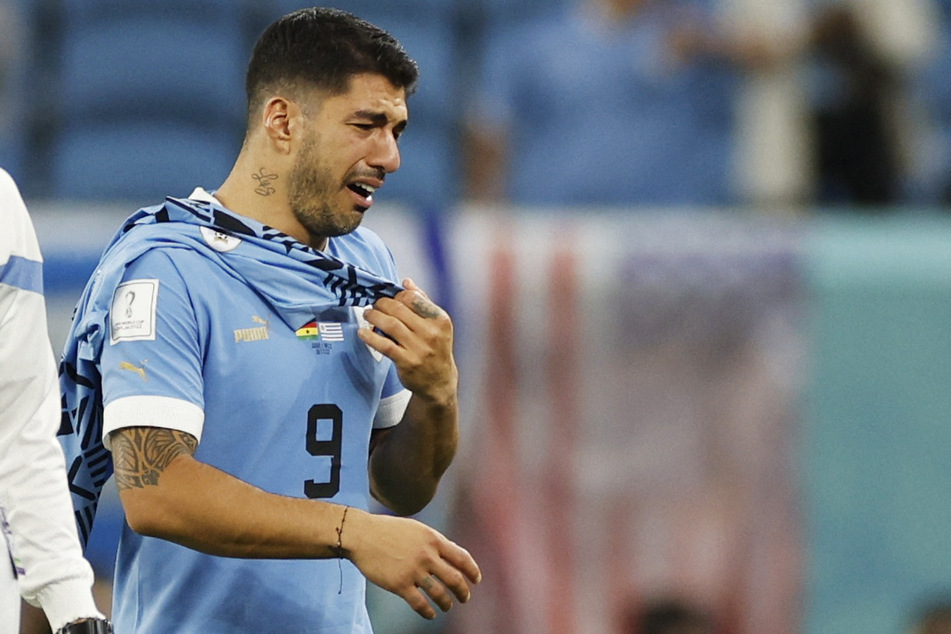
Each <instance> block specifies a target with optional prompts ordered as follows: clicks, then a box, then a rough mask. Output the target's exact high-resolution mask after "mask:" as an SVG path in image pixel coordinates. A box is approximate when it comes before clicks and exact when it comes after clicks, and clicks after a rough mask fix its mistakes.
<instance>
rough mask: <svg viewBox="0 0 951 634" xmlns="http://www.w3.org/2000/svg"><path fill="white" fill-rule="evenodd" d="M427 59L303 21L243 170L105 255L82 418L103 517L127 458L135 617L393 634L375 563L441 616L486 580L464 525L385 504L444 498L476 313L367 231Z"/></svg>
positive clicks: (123, 489) (131, 623)
mask: <svg viewBox="0 0 951 634" xmlns="http://www.w3.org/2000/svg"><path fill="white" fill-rule="evenodd" d="M417 74H418V71H417V68H416V64H415V63H414V62H413V61H412V60H411V59H410V58H409V57H408V56H407V54H406V52H405V51H404V50H403V48H402V47H401V46H400V45H399V43H398V42H397V41H396V40H395V39H393V38H392V37H391V36H390V35H389V34H387V33H386V32H384V31H382V30H380V29H379V28H377V27H375V26H373V25H371V24H369V23H367V22H365V21H363V20H360V19H358V18H356V17H354V16H352V15H350V14H348V13H344V12H342V11H337V10H332V9H321V8H313V9H303V10H300V11H297V12H294V13H292V14H290V15H287V16H285V17H283V18H281V19H280V20H278V21H277V22H275V23H274V24H272V25H271V26H270V27H268V28H267V29H266V30H265V32H264V33H263V34H262V36H261V38H260V39H259V41H258V42H257V44H256V45H255V48H254V51H253V54H252V57H251V61H250V64H249V68H248V74H247V95H248V100H249V104H248V115H249V117H248V127H247V133H246V136H245V139H244V144H243V146H242V148H241V151H240V152H239V154H238V157H237V159H236V161H235V164H234V168H233V169H232V171H231V173H230V174H229V176H228V177H227V179H226V180H225V181H224V183H223V184H222V185H221V186H220V187H219V188H218V189H217V190H216V191H211V192H210V191H206V190H203V189H197V190H196V191H195V192H193V193H192V195H191V196H190V197H189V198H188V199H175V198H169V199H167V200H166V202H165V203H164V204H160V205H157V206H154V207H150V208H146V209H143V210H140V211H139V212H137V213H135V214H134V215H133V216H132V217H131V218H130V219H129V220H128V221H127V222H126V223H125V225H124V226H123V227H122V229H121V230H120V231H119V232H118V234H117V235H116V237H115V238H114V239H113V241H112V242H111V243H110V245H109V246H108V247H107V249H106V251H105V252H104V254H103V257H102V259H101V261H100V263H99V265H98V267H97V269H96V271H95V272H94V274H93V277H92V279H91V280H90V282H89V284H88V285H87V288H86V289H85V291H84V293H83V296H82V297H81V298H80V302H79V305H78V307H77V312H76V315H75V317H74V320H73V325H72V327H71V331H70V334H69V336H68V341H67V344H66V350H65V352H64V358H63V363H62V367H61V379H62V386H63V391H64V394H63V396H64V409H65V415H66V417H65V420H66V423H65V424H64V426H63V429H62V430H61V433H63V434H64V437H63V441H64V444H65V445H66V446H67V448H68V454H69V457H70V465H71V466H73V467H75V468H74V469H73V470H72V471H71V475H73V476H74V477H73V478H72V485H73V490H74V491H75V492H76V495H75V496H74V503H75V504H76V505H77V507H78V510H79V517H80V524H81V525H80V528H81V530H82V531H83V534H84V535H85V534H86V533H87V531H88V529H89V524H90V519H89V518H91V516H92V513H93V511H94V505H95V499H96V495H97V493H98V489H99V488H100V487H101V486H102V483H103V482H104V481H105V479H106V478H107V477H108V475H109V464H110V462H111V465H113V467H114V471H115V480H116V484H117V487H118V489H119V497H120V500H121V502H122V506H123V508H124V511H125V515H126V520H127V526H125V527H124V528H123V532H122V536H121V538H120V541H119V550H118V556H117V564H116V576H115V596H114V602H113V620H114V623H115V626H116V630H117V631H119V632H122V633H123V634H146V633H155V634H167V633H168V632H201V633H202V634H214V633H216V632H222V633H224V632H229V633H230V632H235V631H238V632H320V633H322V634H330V633H341V634H343V633H347V634H350V633H352V632H370V623H369V619H368V616H367V611H366V606H365V588H366V579H369V580H370V581H372V582H374V583H376V584H377V585H379V586H381V587H383V588H384V589H387V590H389V591H391V592H394V593H396V594H398V595H399V596H400V597H402V598H403V599H404V600H405V601H406V602H407V603H408V604H409V605H410V606H411V607H412V608H413V609H414V610H416V611H417V612H418V613H419V614H420V615H422V616H423V617H426V618H434V617H435V615H436V611H435V609H434V606H433V604H435V606H436V607H438V608H440V609H441V610H448V609H449V608H450V607H451V605H452V604H453V601H454V600H458V601H460V602H465V601H466V600H468V598H469V596H470V589H471V584H473V583H477V582H478V581H479V579H480V577H481V573H480V571H479V568H478V566H477V564H476V562H475V561H474V560H473V559H472V557H471V556H470V555H469V554H468V553H467V552H466V551H465V550H464V549H463V548H461V547H460V546H458V545H456V544H454V543H453V542H451V541H450V540H448V539H447V538H446V537H444V536H443V535H441V534H440V533H439V532H437V531H435V530H433V529H431V528H430V527H428V526H425V525H424V524H422V523H420V522H417V521H416V520H413V519H410V518H406V517H397V516H393V515H380V514H371V513H369V512H368V511H367V508H368V500H369V495H370V494H371V493H372V495H373V496H374V497H375V498H376V499H377V500H379V501H380V502H382V503H383V504H385V505H386V506H387V507H388V508H390V509H391V510H392V511H394V513H395V514H397V515H402V516H405V515H411V514H414V513H416V512H418V511H419V510H421V509H422V508H423V507H424V506H425V505H426V504H427V503H428V502H429V501H430V500H431V498H432V496H433V495H434V493H435V491H436V487H437V485H438V483H439V480H440V477H441V475H442V474H443V472H444V471H445V470H446V468H447V467H448V466H449V464H450V462H451V460H452V458H453V455H454V452H455V449H456V443H457V438H458V422H457V416H458V412H457V369H456V365H455V362H454V360H453V353H452V322H451V320H450V318H449V316H448V315H447V314H446V313H445V312H444V311H443V310H442V309H441V308H440V307H439V306H437V305H435V304H434V303H433V302H432V301H430V300H429V298H428V297H427V296H426V294H425V293H424V292H423V291H422V290H421V289H419V288H418V287H417V286H416V285H415V284H414V283H413V282H412V281H411V280H404V281H403V282H402V284H399V283H398V279H399V278H398V277H397V276H396V270H395V267H394V263H393V261H392V257H391V255H390V253H389V251H388V249H387V248H386V247H385V245H384V244H383V242H382V241H381V240H380V238H379V237H377V236H376V235H375V234H373V233H372V232H370V231H369V230H367V229H365V228H362V227H360V223H361V221H362V219H363V216H364V214H365V213H368V212H369V211H370V210H371V206H372V205H373V201H374V195H375V193H376V190H377V189H379V188H380V187H382V186H383V184H384V181H385V179H386V175H387V174H389V173H391V172H393V171H394V170H396V169H397V168H398V167H399V164H400V153H399V149H398V146H397V139H398V138H399V136H400V133H401V132H402V131H403V129H404V127H405V126H406V123H407V119H408V110H407V104H406V100H407V97H408V95H409V94H410V93H411V92H412V90H413V88H414V86H415V84H416V80H417ZM143 151H148V148H143ZM100 426H101V428H102V429H101V434H102V436H103V439H104V443H100V442H99V441H98V438H99V435H100V429H99V428H100ZM103 444H104V446H105V449H103ZM106 450H108V451H109V452H111V461H110V459H109V455H110V454H108V453H106ZM361 573H362V574H361ZM430 601H431V602H432V603H430Z"/></svg>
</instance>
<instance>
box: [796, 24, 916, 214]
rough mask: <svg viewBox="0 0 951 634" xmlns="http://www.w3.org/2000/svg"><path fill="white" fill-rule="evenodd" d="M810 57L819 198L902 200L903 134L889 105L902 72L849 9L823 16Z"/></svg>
mask: <svg viewBox="0 0 951 634" xmlns="http://www.w3.org/2000/svg"><path fill="white" fill-rule="evenodd" d="M812 57H813V59H814V64H813V71H814V72H813V88H814V93H813V97H814V100H813V102H812V112H811V114H812V119H813V124H814V126H815V128H814V129H815V139H816V158H815V160H816V175H817V178H818V192H817V202H819V203H821V204H829V203H849V204H852V203H855V204H859V205H886V204H892V203H895V202H897V200H898V198H899V193H900V184H901V183H900V181H901V177H900V172H899V163H898V146H897V143H898V138H897V136H896V131H895V130H894V129H893V128H892V126H891V123H892V121H891V118H890V116H889V115H890V109H889V106H890V104H891V103H892V101H893V99H894V94H895V93H896V91H897V90H898V84H897V82H898V77H897V76H896V74H895V73H894V71H893V69H892V68H891V67H890V66H889V64H888V63H887V62H886V60H885V59H884V58H883V57H882V56H881V55H879V53H878V51H877V50H876V49H875V48H874V47H873V46H872V45H871V42H870V41H869V38H868V36H867V34H866V33H865V32H864V30H863V29H862V26H861V24H860V23H859V22H858V19H857V18H856V16H855V14H854V12H853V10H852V9H851V8H850V7H847V6H834V7H829V8H826V9H824V10H822V11H821V12H820V13H819V15H818V16H817V20H816V23H815V29H814V32H813V50H812Z"/></svg>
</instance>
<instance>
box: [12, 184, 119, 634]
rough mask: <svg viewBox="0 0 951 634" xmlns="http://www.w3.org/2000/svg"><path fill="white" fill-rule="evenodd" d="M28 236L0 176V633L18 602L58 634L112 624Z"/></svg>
mask: <svg viewBox="0 0 951 634" xmlns="http://www.w3.org/2000/svg"><path fill="white" fill-rule="evenodd" d="M46 324H47V322H46V303H45V300H44V297H43V275H42V257H41V255H40V248H39V243H38V242H37V239H36V232H35V230H34V228H33V223H32V221H31V220H30V217H29V214H28V213H27V210H26V205H25V204H24V202H23V199H22V197H21V196H20V192H19V190H18V189H17V186H16V183H14V181H13V178H12V177H11V176H10V175H9V174H8V173H7V172H6V171H4V170H2V169H0V528H2V537H0V542H2V543H3V545H5V546H6V550H7V552H8V553H9V555H8V556H7V557H2V556H0V632H4V633H6V634H9V633H13V632H18V631H20V598H21V597H22V598H23V599H25V600H26V601H27V602H28V603H29V604H31V605H35V606H37V607H41V608H42V609H43V611H44V613H45V614H46V618H47V619H48V620H49V622H50V627H51V628H52V630H53V631H54V632H56V633H57V634H103V633H109V632H112V626H111V625H110V623H109V622H108V620H106V619H105V618H104V616H103V615H102V613H101V612H100V611H99V610H98V608H97V607H96V604H95V602H94V600H93V596H92V584H93V570H92V567H91V566H90V564H89V562H88V561H86V559H85V558H84V557H83V553H82V550H81V547H80V545H79V537H78V534H77V529H76V521H75V519H74V517H73V506H72V503H71V501H70V498H69V492H68V488H67V486H68V485H67V480H66V465H65V458H64V456H63V451H62V449H61V447H60V445H59V442H57V440H56V431H57V429H58V428H59V421H60V397H59V384H58V380H57V377H56V364H55V360H54V357H53V349H52V347H51V345H50V339H49V333H48V331H47V325H46Z"/></svg>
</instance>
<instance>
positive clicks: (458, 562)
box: [442, 542, 482, 583]
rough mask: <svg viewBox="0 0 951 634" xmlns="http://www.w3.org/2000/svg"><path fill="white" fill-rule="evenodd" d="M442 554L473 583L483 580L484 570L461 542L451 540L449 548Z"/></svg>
mask: <svg viewBox="0 0 951 634" xmlns="http://www.w3.org/2000/svg"><path fill="white" fill-rule="evenodd" d="M442 556H443V559H445V560H446V561H447V562H449V563H450V564H451V565H452V566H453V567H454V568H456V569H457V570H459V571H460V572H461V573H462V574H464V575H465V576H466V577H467V578H468V579H469V581H471V582H472V583H479V582H480V581H482V571H481V570H480V569H479V564H477V563H476V560H475V559H473V558H472V555H470V554H469V551H468V550H466V549H465V548H463V547H462V546H460V545H459V544H456V543H455V542H449V544H448V548H447V549H446V550H445V552H443V553H442Z"/></svg>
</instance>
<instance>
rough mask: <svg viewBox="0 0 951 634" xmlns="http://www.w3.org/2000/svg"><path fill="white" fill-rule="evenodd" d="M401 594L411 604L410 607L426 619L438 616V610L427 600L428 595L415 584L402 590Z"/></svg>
mask: <svg viewBox="0 0 951 634" xmlns="http://www.w3.org/2000/svg"><path fill="white" fill-rule="evenodd" d="M400 596H401V597H402V598H403V600H404V601H406V603H408V604H409V607H411V608H413V610H415V611H416V613H417V614H419V615H420V616H421V617H423V618H424V619H430V620H432V619H434V618H436V610H434V609H433V606H432V605H430V603H429V601H427V600H426V595H425V594H424V593H423V591H422V590H420V588H419V587H417V586H413V587H412V588H410V589H409V590H407V591H405V592H401V593H400Z"/></svg>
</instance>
